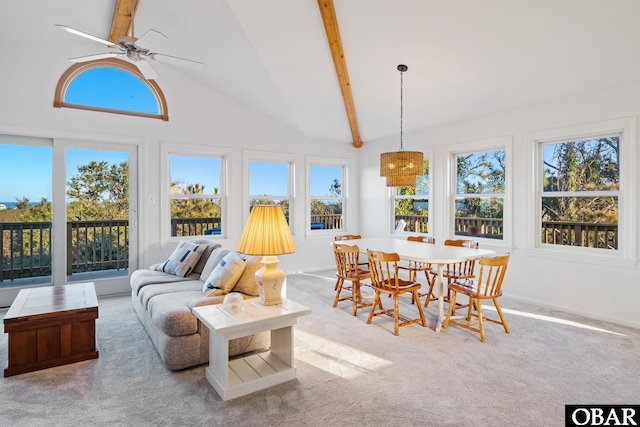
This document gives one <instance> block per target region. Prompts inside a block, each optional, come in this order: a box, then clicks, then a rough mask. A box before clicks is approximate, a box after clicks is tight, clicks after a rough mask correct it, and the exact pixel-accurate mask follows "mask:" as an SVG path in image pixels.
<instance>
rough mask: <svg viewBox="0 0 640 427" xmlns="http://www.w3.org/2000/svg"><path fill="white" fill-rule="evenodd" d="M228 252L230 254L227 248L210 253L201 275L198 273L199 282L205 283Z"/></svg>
mask: <svg viewBox="0 0 640 427" xmlns="http://www.w3.org/2000/svg"><path fill="white" fill-rule="evenodd" d="M229 252H231V249H227V248H216V249H214V250H213V252H211V255H209V259H208V260H207V263H206V264H205V265H204V268H203V269H202V273H200V280H202V281H203V282H206V281H207V279H208V278H209V276H211V272H212V271H213V269H214V268H216V266H217V265H218V264H220V261H222V258H224V256H225V255H226V254H228V253H229Z"/></svg>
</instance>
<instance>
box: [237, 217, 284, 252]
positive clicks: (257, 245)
mask: <svg viewBox="0 0 640 427" xmlns="http://www.w3.org/2000/svg"><path fill="white" fill-rule="evenodd" d="M237 251H238V252H241V253H243V254H247V255H262V256H272V255H282V254H290V253H293V252H295V251H296V245H295V244H294V243H293V236H291V230H290V229H289V224H287V219H286V218H285V216H284V212H283V210H282V207H280V206H277V205H256V206H254V207H253V209H252V210H251V213H250V214H249V219H247V223H246V224H245V226H244V231H243V232H242V237H240V243H238V249H237Z"/></svg>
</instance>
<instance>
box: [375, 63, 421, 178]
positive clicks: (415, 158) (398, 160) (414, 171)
mask: <svg viewBox="0 0 640 427" xmlns="http://www.w3.org/2000/svg"><path fill="white" fill-rule="evenodd" d="M408 69H409V67H407V66H406V65H404V64H400V65H398V71H400V149H399V150H398V151H392V152H389V153H382V154H380V176H384V177H385V178H387V187H409V186H411V187H415V186H416V177H418V176H420V175H422V174H423V172H424V155H423V154H422V153H421V152H419V151H404V148H403V147H402V112H403V102H402V99H403V96H402V92H403V90H402V88H403V84H402V82H403V79H402V74H403V73H404V72H405V71H407V70H408Z"/></svg>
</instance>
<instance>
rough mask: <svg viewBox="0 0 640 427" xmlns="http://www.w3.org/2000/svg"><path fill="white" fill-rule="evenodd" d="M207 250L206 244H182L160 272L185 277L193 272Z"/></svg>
mask: <svg viewBox="0 0 640 427" xmlns="http://www.w3.org/2000/svg"><path fill="white" fill-rule="evenodd" d="M206 249H207V245H206V244H196V243H191V242H180V243H178V246H176V248H175V250H174V251H173V253H172V254H171V256H170V257H169V259H168V260H166V261H165V262H164V263H162V264H161V266H160V267H159V270H161V271H164V272H165V273H170V274H175V275H176V276H181V277H185V276H187V275H189V274H190V273H191V272H192V271H193V269H194V268H195V266H196V264H198V261H199V260H200V257H201V256H202V254H203V253H204V251H205V250H206Z"/></svg>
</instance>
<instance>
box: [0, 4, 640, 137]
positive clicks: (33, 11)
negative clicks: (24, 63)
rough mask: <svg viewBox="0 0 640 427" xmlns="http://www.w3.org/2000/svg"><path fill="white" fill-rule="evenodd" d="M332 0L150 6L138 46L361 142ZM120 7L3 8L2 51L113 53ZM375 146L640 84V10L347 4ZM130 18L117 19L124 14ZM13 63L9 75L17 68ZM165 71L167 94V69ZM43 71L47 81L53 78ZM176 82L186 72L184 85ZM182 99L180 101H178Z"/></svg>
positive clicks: (289, 120)
mask: <svg viewBox="0 0 640 427" xmlns="http://www.w3.org/2000/svg"><path fill="white" fill-rule="evenodd" d="M319 3H322V2H318V0H264V1H263V0H181V1H176V0H140V3H139V6H138V9H137V14H136V16H135V20H134V23H135V25H134V31H135V34H134V35H135V36H140V35H142V33H144V32H145V31H146V30H148V29H155V30H157V31H160V32H162V33H163V34H165V35H166V36H167V40H166V44H165V45H164V46H162V48H161V49H158V50H159V51H161V52H162V53H166V54H169V55H173V56H179V57H184V58H188V59H193V60H197V61H200V62H203V63H205V66H206V68H205V70H204V71H197V70H191V69H177V68H175V67H174V69H176V70H178V71H179V72H180V73H182V74H183V75H184V76H187V77H188V78H192V79H195V80H198V81H200V82H202V83H203V84H205V85H209V86H211V87H213V88H215V89H216V90H218V91H219V92H222V93H224V94H225V95H227V96H229V97H231V98H234V99H236V100H238V101H239V102H241V103H244V104H246V105H248V106H249V107H251V108H254V109H256V110H258V111H260V112H262V113H263V114H265V115H267V116H269V117H271V118H273V119H274V120H276V121H278V122H280V123H282V124H284V125H286V126H289V127H291V128H293V129H295V130H297V131H298V132H300V133H301V134H303V135H305V136H308V137H312V138H318V139H324V140H335V141H344V142H345V143H352V142H353V141H354V138H353V133H352V129H350V127H349V121H348V119H347V113H346V111H345V104H344V102H343V96H342V93H341V88H340V85H339V79H338V77H337V76H336V69H335V68H334V63H333V59H332V54H331V50H330V48H329V44H328V43H327V34H326V32H325V28H324V26H323V21H322V15H321V11H320V7H319ZM116 4H117V0H92V1H84V0H58V1H46V0H40V1H36V0H24V1H20V2H2V4H0V47H1V46H3V45H8V44H11V45H12V46H24V48H23V49H22V51H24V54H25V55H28V54H29V52H30V51H31V50H32V49H31V48H30V46H31V47H33V48H34V49H35V47H36V46H37V47H38V48H45V49H46V48H48V47H51V46H56V47H63V48H64V51H65V52H66V57H61V58H60V59H59V60H60V61H66V59H67V58H69V57H74V56H81V55H88V54H92V53H100V52H103V51H104V50H105V47H104V46H102V45H100V44H97V43H94V42H92V41H90V40H86V39H81V38H78V37H74V36H72V35H70V34H68V33H64V32H61V31H56V30H55V29H54V26H53V25H54V24H64V25H68V26H70V27H73V28H76V29H78V30H81V31H84V32H87V33H90V34H93V35H95V36H98V37H100V38H104V39H107V38H109V36H110V34H111V30H112V20H113V17H114V11H116ZM333 4H334V8H335V15H336V17H337V18H336V19H337V23H338V26H339V34H340V37H341V42H342V48H343V51H344V62H345V64H346V68H347V69H348V76H349V80H350V88H351V92H352V96H353V105H354V110H355V114H356V116H357V122H358V129H359V134H360V137H361V139H362V141H363V144H364V145H366V142H367V141H369V140H373V139H377V138H381V137H386V136H390V135H395V134H397V133H398V132H399V111H400V100H399V94H400V89H399V84H400V77H399V72H398V71H397V69H396V67H397V65H398V64H400V63H404V64H406V65H408V67H409V70H408V71H407V72H406V73H405V75H404V129H405V131H411V130H415V129H419V128H424V127H428V126H433V125H437V124H441V123H446V122H452V121H457V120H462V119H465V118H470V117H474V116H478V115H483V114H488V113H492V112H496V111H500V110H505V109H509V108H513V107H517V106H521V105H526V104H530V103H535V102H540V101H544V100H549V99H554V98H559V97H562V96H566V95H570V94H576V93H581V92H586V91H592V90H599V89H606V88H609V87H613V86H616V85H620V84H625V83H628V82H635V81H638V80H639V79H640V52H639V49H638V42H639V41H640V25H638V24H637V20H638V17H639V16H640V2H638V1H637V0H615V1H611V0H529V1H525V0H517V1H514V0H482V1H478V0H447V1H442V0H333ZM116 12H117V11H116ZM7 59H8V58H5V61H4V62H3V65H2V66H12V65H15V64H16V62H15V59H14V61H11V62H10V61H8V60H7ZM166 67H171V66H170V65H167V64H163V63H157V64H156V63H154V68H155V69H156V70H157V72H158V74H159V75H160V77H159V79H158V83H159V84H160V85H161V86H162V84H163V74H165V75H166V73H163V70H166V69H167V68H166ZM42 72H47V69H46V68H43V70H42ZM172 76H173V77H175V74H172ZM170 102H171V101H170V100H169V103H170Z"/></svg>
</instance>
